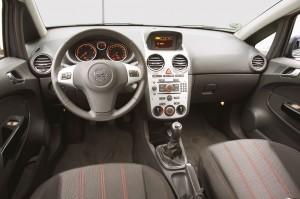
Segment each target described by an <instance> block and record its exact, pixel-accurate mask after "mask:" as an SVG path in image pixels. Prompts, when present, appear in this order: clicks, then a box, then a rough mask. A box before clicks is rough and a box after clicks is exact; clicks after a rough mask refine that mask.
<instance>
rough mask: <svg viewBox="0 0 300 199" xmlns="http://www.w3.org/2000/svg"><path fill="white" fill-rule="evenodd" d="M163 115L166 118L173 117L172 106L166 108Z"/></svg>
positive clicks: (173, 110)
mask: <svg viewBox="0 0 300 199" xmlns="http://www.w3.org/2000/svg"><path fill="white" fill-rule="evenodd" d="M165 114H166V116H169V117H171V116H173V115H174V114H175V108H174V106H166V108H165Z"/></svg>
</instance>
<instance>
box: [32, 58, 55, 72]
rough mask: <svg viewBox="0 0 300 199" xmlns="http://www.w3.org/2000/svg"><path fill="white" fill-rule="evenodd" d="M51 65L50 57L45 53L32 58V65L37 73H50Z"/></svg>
mask: <svg viewBox="0 0 300 199" xmlns="http://www.w3.org/2000/svg"><path fill="white" fill-rule="evenodd" d="M51 65H52V58H51V57H50V56H49V55H46V54H39V55H37V56H35V57H34V59H33V60H32V67H33V70H34V71H35V72H37V73H38V74H48V73H50V70H51Z"/></svg>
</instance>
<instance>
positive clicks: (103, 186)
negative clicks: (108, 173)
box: [99, 165, 106, 199]
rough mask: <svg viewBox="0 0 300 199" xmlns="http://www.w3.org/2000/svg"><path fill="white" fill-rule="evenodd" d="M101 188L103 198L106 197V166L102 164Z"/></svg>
mask: <svg viewBox="0 0 300 199" xmlns="http://www.w3.org/2000/svg"><path fill="white" fill-rule="evenodd" d="M99 167H100V190H101V199H105V198H106V191H105V176H104V166H103V165H100V166H99Z"/></svg>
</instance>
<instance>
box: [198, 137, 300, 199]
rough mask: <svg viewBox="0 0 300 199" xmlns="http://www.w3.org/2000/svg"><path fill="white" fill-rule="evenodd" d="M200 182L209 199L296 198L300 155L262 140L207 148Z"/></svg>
mask: <svg viewBox="0 0 300 199" xmlns="http://www.w3.org/2000/svg"><path fill="white" fill-rule="evenodd" d="M202 168H203V172H201V175H200V176H201V177H200V178H201V181H202V183H203V185H204V187H205V190H206V193H207V195H208V196H209V197H210V198H222V199H226V198H243V199H247V198H251V199H255V198H257V199H260V198H274V199H276V198H278V199H285V198H300V191H299V187H300V152H298V151H296V150H294V149H292V148H290V147H287V146H284V145H282V144H279V143H274V142H268V141H265V140H238V141H230V142H225V143H221V144H216V145H213V146H211V147H209V148H208V149H207V150H206V152H205V153H204V154H203V155H202Z"/></svg>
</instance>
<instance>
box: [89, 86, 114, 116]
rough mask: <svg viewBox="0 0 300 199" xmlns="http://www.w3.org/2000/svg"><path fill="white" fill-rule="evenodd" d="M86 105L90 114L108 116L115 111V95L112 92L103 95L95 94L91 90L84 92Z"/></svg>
mask: <svg viewBox="0 0 300 199" xmlns="http://www.w3.org/2000/svg"><path fill="white" fill-rule="evenodd" d="M84 93H85V95H86V97H87V100H88V103H89V105H90V108H91V112H93V113H95V114H96V115H97V114H109V113H112V112H113V110H114V109H115V104H116V99H117V94H116V92H113V91H108V92H104V93H102V92H101V93H99V92H95V91H93V90H90V89H88V90H85V91H84Z"/></svg>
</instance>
